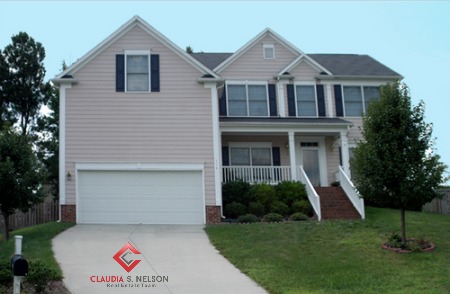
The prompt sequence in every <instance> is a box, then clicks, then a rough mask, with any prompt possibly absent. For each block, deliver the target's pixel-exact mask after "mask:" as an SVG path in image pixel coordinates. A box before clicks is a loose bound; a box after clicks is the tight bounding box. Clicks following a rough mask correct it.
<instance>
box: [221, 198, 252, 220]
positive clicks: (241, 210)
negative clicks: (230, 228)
mask: <svg viewBox="0 0 450 294" xmlns="http://www.w3.org/2000/svg"><path fill="white" fill-rule="evenodd" d="M246 210H247V209H246V208H245V206H244V205H243V204H241V203H238V202H236V201H233V202H231V203H230V204H227V205H225V206H224V214H225V216H226V217H227V218H237V217H238V216H240V215H243V214H245V213H246Z"/></svg>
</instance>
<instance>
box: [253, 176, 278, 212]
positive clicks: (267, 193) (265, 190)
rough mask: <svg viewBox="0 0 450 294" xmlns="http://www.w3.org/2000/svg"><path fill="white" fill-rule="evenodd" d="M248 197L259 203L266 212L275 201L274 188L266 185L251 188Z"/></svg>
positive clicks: (256, 185)
mask: <svg viewBox="0 0 450 294" xmlns="http://www.w3.org/2000/svg"><path fill="white" fill-rule="evenodd" d="M249 195H250V198H252V199H255V200H256V201H257V202H259V203H261V204H262V205H263V206H264V210H265V211H266V212H268V211H269V209H270V206H271V205H272V203H273V202H274V201H275V200H276V192H275V187H274V186H272V185H269V184H266V183H261V184H255V185H253V186H251V187H250V193H249Z"/></svg>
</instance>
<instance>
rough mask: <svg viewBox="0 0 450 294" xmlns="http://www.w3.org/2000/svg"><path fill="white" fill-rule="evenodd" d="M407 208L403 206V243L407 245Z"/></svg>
mask: <svg viewBox="0 0 450 294" xmlns="http://www.w3.org/2000/svg"><path fill="white" fill-rule="evenodd" d="M405 211H406V209H405V208H404V207H402V243H403V245H406V220H405Z"/></svg>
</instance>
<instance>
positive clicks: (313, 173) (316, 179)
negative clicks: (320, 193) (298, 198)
mask: <svg viewBox="0 0 450 294" xmlns="http://www.w3.org/2000/svg"><path fill="white" fill-rule="evenodd" d="M300 150H301V161H302V165H303V169H304V170H305V172H306V175H307V176H308V178H309V181H310V182H311V184H312V185H313V186H314V187H319V186H321V181H320V178H321V177H320V160H319V158H320V154H319V144H318V143H317V142H301V143H300Z"/></svg>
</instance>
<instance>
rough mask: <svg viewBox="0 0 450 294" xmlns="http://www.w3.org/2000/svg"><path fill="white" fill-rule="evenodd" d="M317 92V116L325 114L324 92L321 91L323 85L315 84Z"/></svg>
mask: <svg viewBox="0 0 450 294" xmlns="http://www.w3.org/2000/svg"><path fill="white" fill-rule="evenodd" d="M316 92H317V108H318V110H319V116H325V115H326V114H325V94H324V92H323V85H316Z"/></svg>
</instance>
